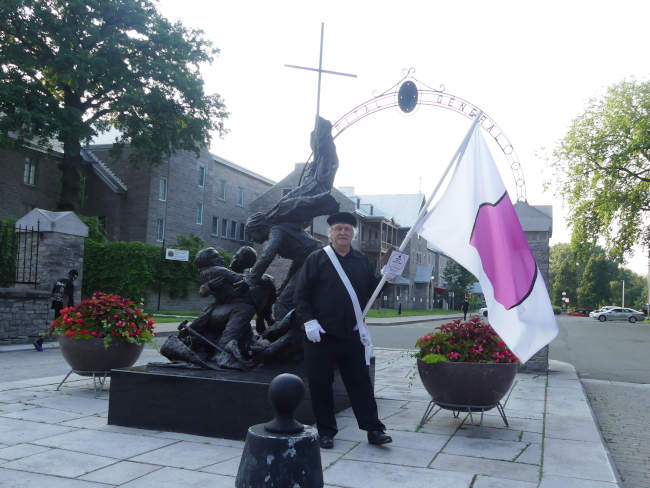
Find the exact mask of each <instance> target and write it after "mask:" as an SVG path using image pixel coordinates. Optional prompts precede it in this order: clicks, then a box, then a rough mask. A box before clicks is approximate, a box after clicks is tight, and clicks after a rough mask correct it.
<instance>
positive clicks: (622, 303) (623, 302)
mask: <svg viewBox="0 0 650 488" xmlns="http://www.w3.org/2000/svg"><path fill="white" fill-rule="evenodd" d="M621 308H625V280H623V291H622V292H621Z"/></svg>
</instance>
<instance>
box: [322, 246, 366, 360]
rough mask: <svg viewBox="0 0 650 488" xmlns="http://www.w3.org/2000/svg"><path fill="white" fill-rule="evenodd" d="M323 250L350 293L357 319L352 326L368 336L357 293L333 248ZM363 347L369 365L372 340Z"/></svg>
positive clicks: (326, 247)
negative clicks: (355, 323) (354, 325)
mask: <svg viewBox="0 0 650 488" xmlns="http://www.w3.org/2000/svg"><path fill="white" fill-rule="evenodd" d="M323 251H325V253H326V254H327V257H329V258H330V261H331V262H332V265H334V269H335V270H336V272H337V273H338V274H339V278H341V281H342V282H343V284H344V285H345V288H346V290H348V294H349V295H350V299H351V300H352V308H353V309H354V316H355V317H356V319H357V325H356V327H355V328H354V330H357V329H358V330H359V332H360V333H363V334H365V335H366V336H367V337H370V331H369V330H368V326H367V325H366V322H365V321H364V320H363V314H362V313H361V305H359V298H357V293H356V292H355V291H354V288H352V283H350V279H349V278H348V275H346V274H345V271H343V268H342V267H341V263H340V262H339V260H338V258H337V257H336V254H335V253H334V249H332V246H325V247H324V248H323ZM363 347H364V349H365V356H366V364H367V365H370V356H372V350H373V347H372V342H371V343H370V344H367V345H366V344H364V345H363Z"/></svg>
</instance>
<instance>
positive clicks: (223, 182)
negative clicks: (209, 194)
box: [217, 180, 226, 200]
mask: <svg viewBox="0 0 650 488" xmlns="http://www.w3.org/2000/svg"><path fill="white" fill-rule="evenodd" d="M217 196H218V198H219V200H225V199H226V180H221V181H220V182H219V192H218V193H217Z"/></svg>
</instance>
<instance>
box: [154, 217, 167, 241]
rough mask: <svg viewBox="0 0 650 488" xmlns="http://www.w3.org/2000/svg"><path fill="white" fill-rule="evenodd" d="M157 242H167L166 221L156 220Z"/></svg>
mask: <svg viewBox="0 0 650 488" xmlns="http://www.w3.org/2000/svg"><path fill="white" fill-rule="evenodd" d="M156 240H157V241H158V242H162V241H164V240H165V219H157V220H156Z"/></svg>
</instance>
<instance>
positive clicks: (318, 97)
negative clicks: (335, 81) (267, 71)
mask: <svg viewBox="0 0 650 488" xmlns="http://www.w3.org/2000/svg"><path fill="white" fill-rule="evenodd" d="M324 30H325V24H324V23H323V22H321V24H320V57H319V59H318V69H317V68H307V67H305V66H296V65H295V64H285V66H286V67H287V68H297V69H305V70H307V71H317V72H318V93H317V95H316V124H317V125H318V115H319V114H320V79H321V75H322V74H323V73H328V74H331V75H340V76H349V77H351V78H356V77H357V75H353V74H350V73H341V72H339V71H330V70H326V69H323V31H324Z"/></svg>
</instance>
